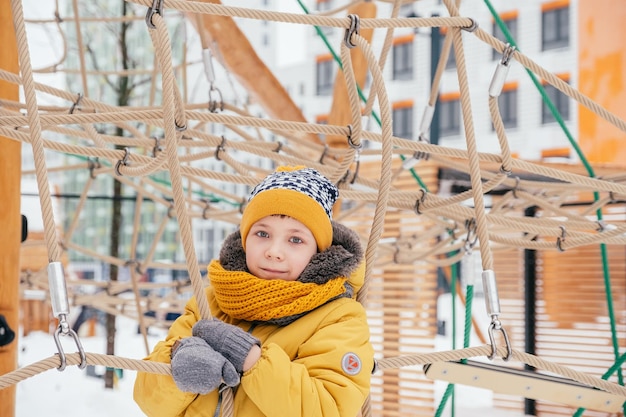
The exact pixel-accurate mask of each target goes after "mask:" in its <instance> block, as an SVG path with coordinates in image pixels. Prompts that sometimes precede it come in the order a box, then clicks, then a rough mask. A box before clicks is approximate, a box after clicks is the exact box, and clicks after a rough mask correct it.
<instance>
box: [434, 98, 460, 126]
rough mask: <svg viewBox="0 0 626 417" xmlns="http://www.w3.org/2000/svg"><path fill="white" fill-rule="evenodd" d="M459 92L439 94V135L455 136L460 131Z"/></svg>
mask: <svg viewBox="0 0 626 417" xmlns="http://www.w3.org/2000/svg"><path fill="white" fill-rule="evenodd" d="M459 99H460V94H459V93H448V94H442V95H440V96H439V104H438V105H439V135H440V136H455V135H459V134H460V133H461V102H460V101H459Z"/></svg>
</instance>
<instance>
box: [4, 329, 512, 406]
mask: <svg viewBox="0 0 626 417" xmlns="http://www.w3.org/2000/svg"><path fill="white" fill-rule="evenodd" d="M84 327H86V326H84ZM117 328H118V339H117V340H118V342H117V346H116V349H117V356H123V357H127V358H132V359H141V358H143V357H144V356H145V355H146V352H145V347H144V343H143V338H142V337H141V335H138V334H137V325H136V323H135V322H134V321H131V320H128V319H124V318H118V327H117ZM81 333H82V329H81ZM97 333H98V334H102V331H100V330H98V331H97ZM150 334H151V336H150V337H149V345H150V347H153V346H154V345H155V344H156V343H157V342H158V341H159V340H161V339H162V338H163V336H164V334H165V333H164V331H163V330H160V329H151V330H150ZM79 336H80V340H81V343H82V344H83V348H84V349H85V351H86V352H91V353H104V352H105V339H104V337H100V336H96V337H85V336H84V335H82V334H81V335H79ZM61 341H62V343H63V346H64V351H65V352H66V353H67V354H70V353H74V352H76V346H75V344H74V342H73V340H72V339H71V338H70V337H61ZM443 343H445V341H444V340H439V341H438V345H443ZM18 348H19V366H21V367H23V366H27V365H30V364H32V363H34V362H37V361H40V360H43V359H47V358H49V357H50V356H52V355H54V354H55V353H56V352H57V349H56V345H55V343H54V339H53V337H52V336H51V335H48V334H44V333H42V332H33V333H31V334H29V335H28V336H26V337H21V338H20V339H19V347H18ZM441 349H442V350H448V349H449V348H445V347H443V346H442V347H441ZM95 370H96V373H99V374H101V373H102V372H103V371H104V370H103V369H98V368H96V369H95ZM123 372H124V373H123V376H122V378H121V379H119V380H118V383H117V386H116V387H115V389H105V388H104V381H103V380H102V379H100V378H97V377H93V376H88V375H87V371H86V370H80V369H78V367H76V366H69V367H67V368H66V369H65V371H63V372H59V371H58V370H56V369H51V370H49V371H46V372H44V373H42V374H39V375H36V376H34V377H32V378H29V379H27V380H25V381H22V382H20V383H19V384H18V385H17V389H16V392H17V394H16V413H15V415H16V417H33V416H48V417H85V416H89V417H121V416H123V417H141V416H143V413H142V412H141V411H140V410H139V408H138V407H137V405H136V404H135V403H134V401H133V398H132V391H133V383H134V381H135V374H136V373H135V372H134V371H129V370H124V371H123ZM436 384H437V386H436V392H437V393H438V394H439V395H441V394H442V393H443V391H444V390H445V387H446V383H444V382H439V381H437V382H436ZM491 396H492V393H491V392H490V391H487V390H483V389H477V388H473V387H463V386H458V385H457V387H456V391H455V404H456V411H455V415H457V416H462V417H479V416H480V417H484V416H490V417H521V416H522V414H521V413H511V412H506V411H502V410H495V409H493V408H492V407H491ZM436 405H437V403H436ZM449 408H450V407H449V406H448V408H447V410H446V412H445V413H444V416H449V415H450V411H449Z"/></svg>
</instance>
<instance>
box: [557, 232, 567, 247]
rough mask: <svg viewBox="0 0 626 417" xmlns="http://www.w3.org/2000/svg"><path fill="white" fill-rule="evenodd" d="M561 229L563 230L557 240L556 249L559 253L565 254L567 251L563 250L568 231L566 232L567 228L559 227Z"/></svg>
mask: <svg viewBox="0 0 626 417" xmlns="http://www.w3.org/2000/svg"><path fill="white" fill-rule="evenodd" d="M559 228H560V229H561V236H559V237H557V238H556V248H557V249H558V250H559V252H565V249H563V243H564V242H565V236H566V234H567V231H566V230H565V226H559Z"/></svg>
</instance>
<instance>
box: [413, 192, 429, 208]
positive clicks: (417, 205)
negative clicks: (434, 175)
mask: <svg viewBox="0 0 626 417" xmlns="http://www.w3.org/2000/svg"><path fill="white" fill-rule="evenodd" d="M420 192H421V193H422V195H421V196H420V198H418V199H416V200H415V207H414V209H415V214H422V211H421V209H420V205H421V204H423V203H424V201H425V200H426V190H425V189H423V188H420Z"/></svg>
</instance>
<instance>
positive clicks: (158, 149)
mask: <svg viewBox="0 0 626 417" xmlns="http://www.w3.org/2000/svg"><path fill="white" fill-rule="evenodd" d="M152 139H154V146H153V147H152V157H153V158H156V157H157V154H158V153H159V152H161V151H163V147H162V146H161V139H163V138H160V137H158V136H154V137H153V138H152Z"/></svg>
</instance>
